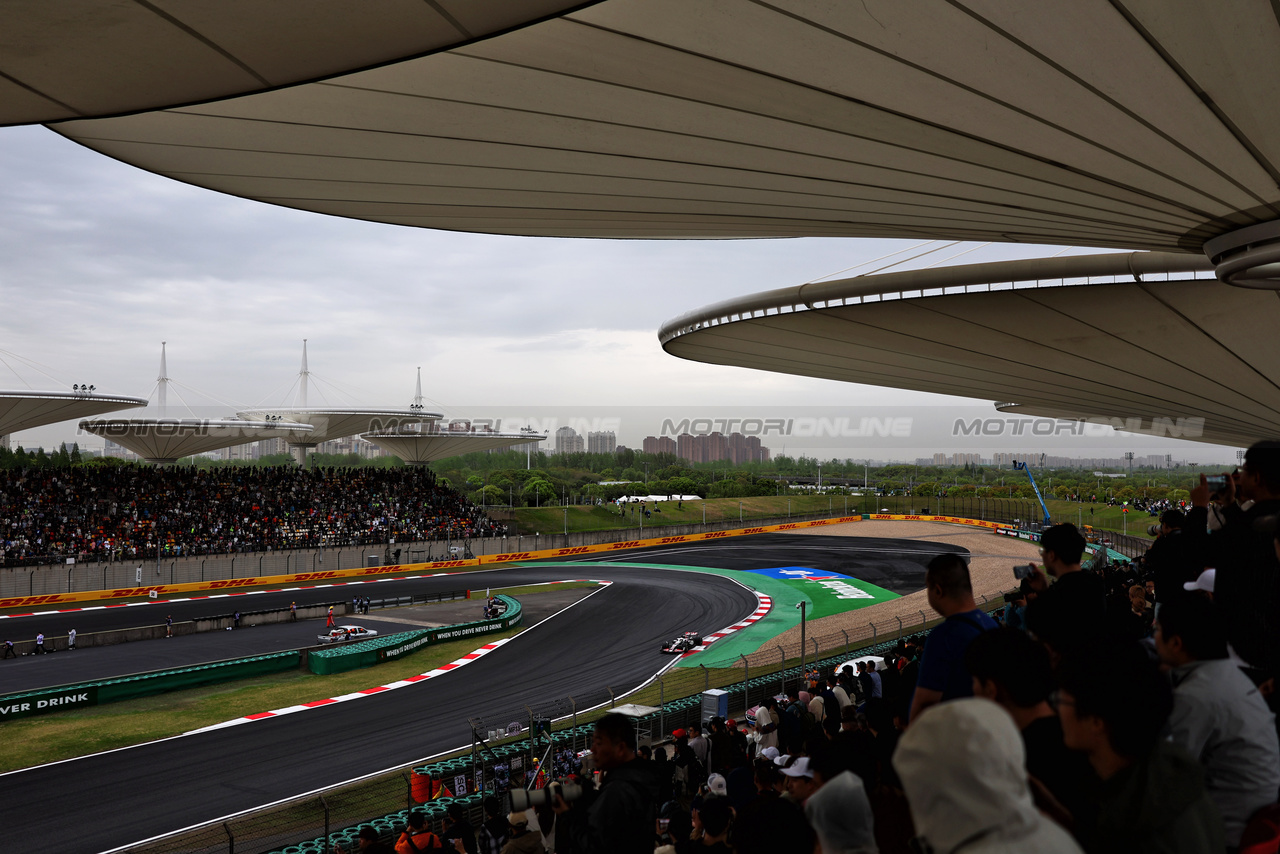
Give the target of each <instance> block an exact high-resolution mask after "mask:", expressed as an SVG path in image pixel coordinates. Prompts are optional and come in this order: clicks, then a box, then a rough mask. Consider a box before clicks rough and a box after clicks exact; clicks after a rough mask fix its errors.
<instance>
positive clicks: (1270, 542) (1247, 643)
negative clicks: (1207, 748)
mask: <svg viewBox="0 0 1280 854" xmlns="http://www.w3.org/2000/svg"><path fill="white" fill-rule="evenodd" d="M1219 484H1220V485H1219ZM1191 504H1192V509H1191V512H1190V513H1188V514H1187V521H1186V524H1185V526H1184V529H1183V530H1184V535H1185V536H1186V537H1187V539H1188V540H1189V542H1190V543H1192V544H1194V545H1195V546H1196V547H1197V548H1198V551H1197V555H1198V560H1199V565H1200V566H1203V567H1206V568H1214V569H1216V570H1217V574H1216V576H1215V578H1214V594H1213V597H1214V604H1215V605H1216V606H1217V607H1218V608H1219V609H1220V610H1221V612H1222V617H1223V625H1225V626H1226V629H1227V639H1228V641H1229V642H1230V643H1231V646H1232V648H1233V649H1234V650H1235V651H1236V653H1237V654H1238V655H1239V656H1240V657H1241V658H1243V659H1244V660H1245V661H1246V662H1248V664H1249V665H1250V666H1252V667H1253V668H1254V669H1255V670H1257V671H1259V672H1258V673H1257V674H1255V681H1258V682H1260V681H1263V680H1264V679H1268V678H1275V677H1276V675H1277V674H1280V560H1278V559H1277V555H1276V546H1275V532H1276V528H1277V525H1276V520H1277V516H1278V515H1280V442H1277V441H1274V440H1269V441H1264V442H1258V443H1256V444H1254V445H1253V446H1252V447H1250V448H1249V450H1247V451H1245V455H1244V463H1243V464H1242V465H1241V466H1240V469H1239V471H1238V472H1237V473H1236V476H1235V477H1232V476H1230V475H1224V476H1223V478H1222V480H1220V481H1219V482H1218V483H1217V484H1214V485H1211V484H1210V482H1209V479H1208V478H1206V477H1205V476H1204V475H1201V477H1200V483H1199V485H1197V486H1196V487H1195V488H1194V489H1192V490H1191ZM1211 504H1216V505H1218V506H1219V507H1220V508H1221V511H1222V527H1221V528H1220V529H1219V530H1216V531H1213V532H1212V533H1209V532H1208V529H1207V528H1208V515H1209V508H1210V505H1211ZM1158 592H1159V587H1158V585H1157V593H1158Z"/></svg>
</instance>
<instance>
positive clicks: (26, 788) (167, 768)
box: [0, 534, 953, 854]
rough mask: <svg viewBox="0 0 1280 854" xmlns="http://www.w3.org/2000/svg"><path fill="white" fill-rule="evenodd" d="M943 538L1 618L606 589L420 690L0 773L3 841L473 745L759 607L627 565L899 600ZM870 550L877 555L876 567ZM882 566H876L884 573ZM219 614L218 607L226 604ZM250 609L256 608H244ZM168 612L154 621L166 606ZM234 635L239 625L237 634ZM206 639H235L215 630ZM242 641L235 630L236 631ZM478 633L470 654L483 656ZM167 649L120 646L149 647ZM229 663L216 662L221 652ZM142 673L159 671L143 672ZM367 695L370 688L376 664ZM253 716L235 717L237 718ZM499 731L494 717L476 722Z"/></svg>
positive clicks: (190, 808) (134, 825)
mask: <svg viewBox="0 0 1280 854" xmlns="http://www.w3.org/2000/svg"><path fill="white" fill-rule="evenodd" d="M948 550H953V549H952V547H950V546H945V545H943V544H940V543H927V542H922V541H914V540H905V541H904V540H872V539H865V538H857V539H851V538H843V537H813V536H797V535H785V534H783V535H778V534H761V535H755V536H753V537H752V538H751V542H750V543H743V542H740V541H739V542H717V541H712V542H711V543H695V544H690V545H687V546H680V547H675V548H672V549H667V548H659V549H646V550H637V551H635V552H617V553H614V554H610V555H609V556H608V558H607V563H606V562H604V561H603V560H602V559H601V558H599V557H598V556H584V559H585V560H587V561H589V562H590V563H591V565H590V566H589V567H588V566H583V567H582V570H583V571H582V572H580V573H578V572H573V571H567V570H566V568H565V567H563V566H542V567H539V566H537V565H532V564H526V565H524V566H517V567H502V568H500V569H492V570H481V571H478V572H469V573H466V574H465V575H462V576H456V575H455V576H435V577H429V578H421V579H414V580H404V581H381V582H377V583H376V584H375V585H373V586H365V585H356V586H340V587H319V588H312V589H307V590H297V591H286V592H281V593H263V594H256V595H253V596H250V597H247V598H246V597H240V598H238V599H231V600H226V599H223V600H214V601H213V602H210V601H209V600H199V601H195V602H172V603H158V604H156V605H146V606H141V607H136V608H111V609H104V610H100V611H87V612H86V611H81V612H78V613H74V614H51V615H41V616H39V617H35V616H32V617H22V618H15V619H11V620H7V621H5V622H6V623H8V624H10V625H8V626H5V630H7V631H10V632H12V633H13V634H14V635H17V634H18V631H19V630H18V628H17V627H13V626H12V624H14V623H17V624H29V625H31V626H32V627H33V628H31V629H27V632H28V633H29V634H34V623H31V622H30V621H33V620H38V621H39V628H40V629H41V630H43V631H44V632H45V633H46V634H65V631H66V629H67V628H69V627H71V626H72V625H74V626H75V627H76V628H77V629H78V630H79V631H81V632H88V631H99V630H104V629H107V628H119V627H123V626H135V625H146V624H154V623H156V622H160V620H159V619H158V618H156V617H155V616H154V615H158V614H162V613H172V614H173V615H174V619H175V620H181V619H191V618H192V617H195V616H201V615H206V614H209V613H226V612H227V611H228V610H229V609H234V608H235V607H241V609H242V610H249V609H250V607H252V608H254V609H256V608H268V607H284V606H287V605H288V602H289V601H292V600H296V601H298V602H299V604H302V603H305V602H324V601H334V600H337V599H342V598H348V597H350V596H352V595H356V594H357V593H358V594H359V595H371V596H377V595H397V593H400V594H401V595H403V593H404V592H408V591H409V590H413V591H416V592H428V591H438V590H449V589H457V588H458V587H459V586H471V587H473V588H478V587H479V585H480V584H486V585H492V586H494V587H498V586H512V585H519V584H530V583H538V582H544V581H553V580H561V579H566V578H576V577H590V578H597V579H602V580H608V581H612V582H614V583H613V584H612V585H610V586H609V587H607V588H602V589H600V590H598V591H596V592H594V593H593V594H592V595H590V596H587V597H586V598H585V599H582V600H580V601H579V602H578V603H577V604H575V605H573V606H572V607H570V608H568V609H567V610H565V611H564V612H562V613H560V614H559V615H556V616H553V617H551V618H549V619H547V620H545V621H543V622H542V623H540V624H538V625H536V626H534V627H532V628H530V629H527V630H526V631H524V632H522V633H521V634H520V635H518V636H517V637H516V638H515V639H513V640H512V641H511V642H510V643H508V644H505V645H503V646H501V647H499V648H497V649H496V650H494V651H493V652H491V653H490V654H488V655H486V656H484V657H482V658H479V659H477V660H475V661H473V662H471V663H469V664H468V665H467V666H466V667H463V668H460V669H458V670H456V671H453V672H450V673H446V674H444V675H441V676H438V677H436V678H434V679H430V680H427V681H425V682H422V683H420V684H417V685H412V686H409V687H404V688H400V689H398V690H393V691H384V692H381V693H377V694H374V695H371V696H368V697H364V698H361V699H358V700H354V701H350V702H344V703H336V704H332V705H327V706H322V707H319V708H314V709H310V710H307V711H304V712H300V713H296V714H290V715H284V716H280V717H275V718H268V719H264V720H258V721H253V722H251V723H246V724H242V725H238V726H233V727H227V728H224V729H217V730H212V731H207V732H202V733H198V734H193V735H186V736H178V737H176V738H171V739H166V740H163V741H158V742H152V743H149V744H143V745H138V746H136V747H130V748H123V749H120V750H115V751H110V752H107V753H101V754H96V755H93V756H87V757H82V758H78V759H72V760H67V761H65V762H59V763H53V764H50V765H45V766H40V767H37V768H31V769H26V770H22V771H15V772H12V773H10V774H6V775H3V777H4V783H3V787H4V791H5V796H4V798H2V799H0V822H3V824H2V825H0V826H3V827H4V828H5V830H6V835H7V837H8V838H10V839H30V840H40V839H48V834H49V833H50V822H51V820H53V818H54V817H56V816H59V815H62V814H63V810H64V807H63V806H59V805H60V804H61V805H66V804H67V798H68V795H69V794H70V795H72V796H73V798H74V806H73V807H71V809H72V811H73V814H74V817H75V832H74V833H69V834H59V835H58V844H57V850H59V851H62V852H66V854H79V852H98V851H104V850H107V849H110V848H114V847H117V846H122V845H127V844H129V843H132V842H136V841H140V840H143V839H147V838H150V837H153V836H156V835H159V834H163V833H167V832H170V831H174V830H177V829H180V828H183V827H188V826H191V825H194V824H199V823H202V822H206V821H210V820H212V819H215V818H220V817H225V816H228V815H230V814H233V813H237V812H241V811H244V810H249V809H252V808H254V807H257V806H260V805H263V804H267V803H272V802H275V801H278V800H282V799H286V798H289V797H292V796H295V795H299V794H303V793H306V792H309V791H313V790H316V789H320V788H323V787H326V786H331V785H335V784H338V783H341V782H344V781H347V780H351V779H354V778H357V777H361V776H364V775H367V774H371V773H374V772H376V771H379V770H382V769H387V768H392V767H395V766H398V765H403V764H406V763H410V762H416V761H418V760H421V759H425V758H426V757H429V756H432V755H435V754H438V753H441V752H444V751H447V750H450V749H454V748H457V747H459V746H462V745H465V744H468V743H470V730H469V727H468V724H467V718H468V717H470V716H477V715H478V716H480V717H485V715H486V714H503V713H509V711H510V710H512V709H515V708H519V707H520V706H521V705H522V704H525V703H528V704H529V705H532V706H535V707H536V706H538V705H540V704H544V703H547V702H549V701H553V700H556V699H558V698H563V697H566V696H569V695H574V696H583V695H587V694H590V695H598V694H600V693H601V691H602V689H603V687H604V686H611V687H613V688H614V689H615V691H616V692H617V693H619V694H621V693H623V692H624V691H627V690H630V689H632V688H634V687H636V686H638V685H640V684H642V683H643V682H645V681H646V680H647V679H649V678H650V677H651V676H652V675H653V674H654V673H655V672H657V671H658V670H659V669H660V668H661V667H663V666H664V665H666V664H667V663H669V662H670V660H671V659H670V658H669V657H666V656H663V655H661V654H660V653H659V652H657V649H658V646H659V644H660V643H661V641H663V640H666V639H668V638H670V637H672V636H674V635H677V634H680V633H682V632H685V631H690V630H696V631H700V632H703V633H708V632H711V631H715V630H717V629H720V628H723V627H725V626H728V625H731V624H733V623H735V622H737V621H738V620H740V619H742V618H743V617H745V616H747V615H748V614H749V613H751V611H753V610H754V609H755V607H756V599H755V596H754V595H753V594H752V593H751V592H750V591H748V590H746V589H745V588H743V587H741V586H739V585H737V584H735V583H734V582H733V581H732V580H730V579H727V578H724V577H721V576H716V575H712V574H702V573H687V572H681V571H679V570H661V569H649V568H631V567H627V566H626V565H625V563H626V561H628V560H633V561H643V562H647V563H666V564H688V565H696V566H715V567H723V568H729V569H753V568H766V567H774V566H810V567H813V568H815V569H827V570H834V571H836V572H841V573H844V574H848V575H852V576H854V577H858V578H865V580H867V581H870V582H871V583H873V584H877V585H879V586H883V587H886V588H888V589H890V590H896V591H897V592H909V591H910V590H916V589H919V587H920V586H921V584H922V582H923V575H924V573H923V565H924V564H925V563H926V562H927V561H928V559H929V558H930V557H932V556H933V555H935V554H938V553H939V552H942V551H948ZM877 552H878V554H879V557H877ZM887 566H888V567H892V569H891V570H887V569H886V568H885V567H887ZM229 601H230V603H232V604H229V605H227V604H226V603H228V602H229ZM249 603H252V605H250V604H249ZM161 609H163V610H161ZM243 631H244V630H242V632H243ZM210 634H212V635H215V636H223V635H238V634H240V633H235V632H232V633H221V632H213V633H210ZM241 636H243V635H241ZM482 641H483V638H478V639H477V643H476V645H477V646H479V645H481V643H482ZM165 643H167V641H165V640H155V641H146V642H140V643H136V644H128V645H126V646H128V647H137V648H144V649H145V648H147V647H151V646H152V645H155V644H165ZM215 657H217V658H225V657H227V655H225V654H224V655H217V656H215ZM142 669H154V667H146V668H142ZM369 674H370V677H369V684H370V685H371V686H372V685H376V684H378V677H377V670H376V668H374V669H371V670H369ZM251 711H261V710H258V709H246V710H245V712H246V713H248V712H251ZM486 723H489V724H492V725H494V726H496V725H498V724H502V723H505V721H503V720H496V721H495V720H487V721H486Z"/></svg>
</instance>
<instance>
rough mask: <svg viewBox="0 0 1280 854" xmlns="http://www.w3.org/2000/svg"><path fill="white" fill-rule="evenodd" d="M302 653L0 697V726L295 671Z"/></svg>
mask: <svg viewBox="0 0 1280 854" xmlns="http://www.w3.org/2000/svg"><path fill="white" fill-rule="evenodd" d="M300 659H301V653H300V652H298V650H296V649H295V650H289V651H287V652H274V653H270V654H268V655H257V656H253V657H252V658H237V659H233V660H231V661H219V662H215V663H213V664H199V665H196V666H194V667H181V668H177V669H175V670H160V671H157V672H155V673H143V674H139V675H137V676H122V677H120V678H118V679H100V680H97V681H95V682H84V683H81V684H78V685H63V686H61V687H58V688H45V689H42V690H40V691H27V692H25V693H21V694H9V695H7V696H4V697H0V722H3V721H7V720H14V719H16V718H26V717H31V716H32V715H43V714H48V713H49V712H60V711H62V710H63V709H73V708H84V707H87V706H97V705H101V704H104V703H114V702H117V701H120V700H132V699H134V698H136V697H147V696H150V695H152V694H163V693H165V692H168V691H179V690H182V689H184V688H195V687H197V686H200V685H212V684H214V683H217V682H230V681H233V680H236V679H246V678H248V677H251V676H262V675H264V674H267V673H279V672H281V671H283V670H296V669H297V667H298V662H299V661H300Z"/></svg>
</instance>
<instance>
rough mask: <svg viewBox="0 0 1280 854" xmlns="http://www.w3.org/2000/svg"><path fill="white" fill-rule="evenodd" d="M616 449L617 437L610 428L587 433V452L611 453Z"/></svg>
mask: <svg viewBox="0 0 1280 854" xmlns="http://www.w3.org/2000/svg"><path fill="white" fill-rule="evenodd" d="M616 450H618V437H617V436H616V435H614V432H613V431H612V430H609V431H606V432H600V433H588V434H587V453H589V454H612V453H613V452H614V451H616Z"/></svg>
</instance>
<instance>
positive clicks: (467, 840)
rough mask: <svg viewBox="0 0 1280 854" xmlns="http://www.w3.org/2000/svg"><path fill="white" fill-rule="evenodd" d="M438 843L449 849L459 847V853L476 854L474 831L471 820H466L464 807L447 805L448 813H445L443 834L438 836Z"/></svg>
mask: <svg viewBox="0 0 1280 854" xmlns="http://www.w3.org/2000/svg"><path fill="white" fill-rule="evenodd" d="M440 841H441V842H443V843H444V844H445V845H446V846H447V847H449V848H457V847H459V846H461V851H463V852H466V854H478V849H477V847H476V829H475V828H474V827H472V826H471V820H470V819H469V818H467V810H466V807H464V806H462V804H449V807H448V811H447V812H446V813H445V820H444V832H443V833H442V834H440Z"/></svg>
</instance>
